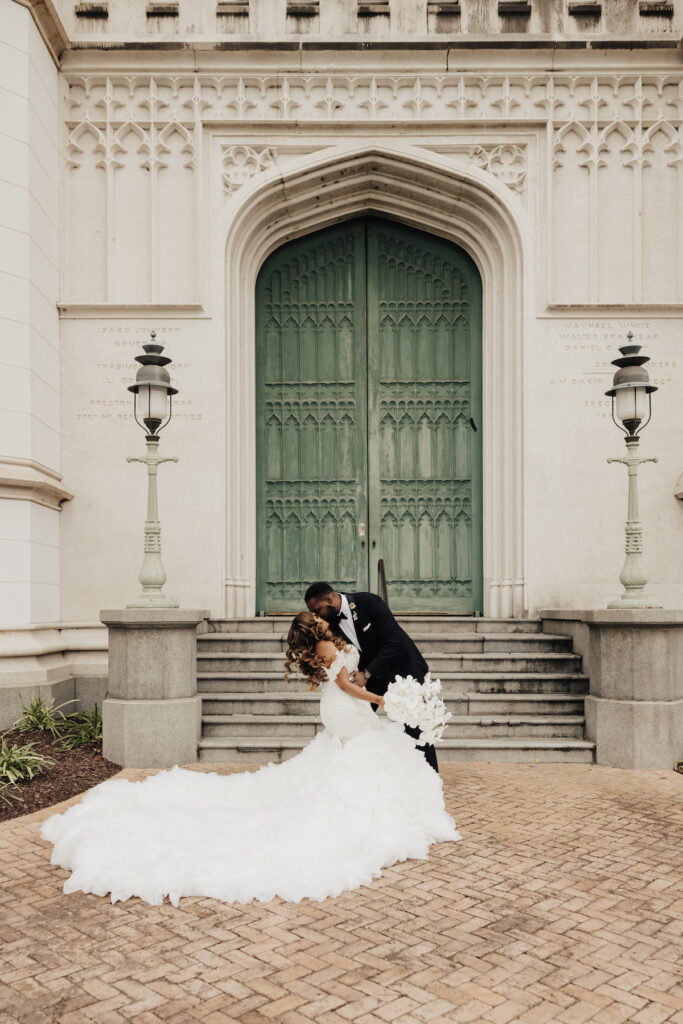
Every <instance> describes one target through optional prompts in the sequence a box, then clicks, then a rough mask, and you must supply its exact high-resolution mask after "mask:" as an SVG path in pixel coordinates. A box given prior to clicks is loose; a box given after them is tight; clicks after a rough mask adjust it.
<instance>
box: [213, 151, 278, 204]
mask: <svg viewBox="0 0 683 1024" xmlns="http://www.w3.org/2000/svg"><path fill="white" fill-rule="evenodd" d="M274 162H275V160H274V153H273V150H272V149H271V148H270V146H266V147H265V148H264V149H261V150H257V149H254V148H253V147H252V146H245V145H238V146H225V147H223V155H222V159H221V167H222V171H223V187H224V189H225V191H226V192H227V194H228V195H231V194H232V193H233V192H237V190H238V189H240V188H242V186H243V185H245V184H246V183H247V181H249V179H250V178H253V176H254V175H255V174H258V173H259V171H263V170H265V169H266V168H267V167H272V166H273V164H274Z"/></svg>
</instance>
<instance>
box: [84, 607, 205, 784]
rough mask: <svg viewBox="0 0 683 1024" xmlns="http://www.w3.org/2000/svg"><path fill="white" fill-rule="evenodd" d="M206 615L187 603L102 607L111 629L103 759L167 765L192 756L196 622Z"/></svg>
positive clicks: (196, 713) (197, 711)
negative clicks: (191, 607)
mask: <svg viewBox="0 0 683 1024" xmlns="http://www.w3.org/2000/svg"><path fill="white" fill-rule="evenodd" d="M208 615H209V612H208V611H207V610H202V611H197V610H194V609H192V610H188V609H186V608H124V609H121V610H115V611H101V612H100V619H101V621H102V622H103V623H104V624H105V625H106V626H107V627H108V631H109V684H108V690H109V694H108V696H107V698H106V700H105V701H104V702H103V706H102V728H103V743H102V753H103V755H104V757H106V758H109V759H110V760H111V761H114V762H115V763H116V764H120V765H121V766H122V767H124V768H171V767H173V765H174V764H188V763H191V762H193V761H196V760H197V744H198V742H199V737H200V733H201V706H202V699H201V696H200V695H199V694H198V693H197V627H198V625H199V624H200V623H201V622H202V621H203V620H204V619H206V618H208Z"/></svg>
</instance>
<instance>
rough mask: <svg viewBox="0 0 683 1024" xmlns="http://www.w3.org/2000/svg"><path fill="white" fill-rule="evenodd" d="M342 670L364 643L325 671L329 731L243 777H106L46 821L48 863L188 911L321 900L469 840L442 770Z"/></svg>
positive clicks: (121, 892)
mask: <svg viewBox="0 0 683 1024" xmlns="http://www.w3.org/2000/svg"><path fill="white" fill-rule="evenodd" d="M343 666H345V667H346V668H347V669H348V670H349V672H353V671H354V670H355V669H356V668H357V666H358V651H357V650H356V648H355V647H351V646H350V645H349V647H347V649H346V651H340V652H339V653H338V654H337V656H336V657H335V659H334V661H333V662H332V664H331V665H330V666H329V667H328V668H327V670H326V671H327V676H328V678H327V679H326V680H325V681H324V682H323V683H322V691H321V695H320V716H321V719H322V722H323V725H324V728H323V729H322V730H321V731H320V732H318V733H317V734H316V735H315V736H314V737H313V739H312V740H311V741H310V742H309V743H308V744H307V746H306V747H304V749H303V750H302V751H301V752H300V753H299V754H297V755H296V756H294V757H292V758H290V759H289V760H287V761H283V762H282V763H278V764H275V763H270V764H267V765H264V766H263V767H261V768H259V769H258V770H257V771H252V772H240V773H236V774H231V775H219V774H217V773H216V772H200V771H194V770H192V769H188V768H180V767H179V766H178V765H174V766H173V768H170V769H167V770H163V771H159V772H157V774H155V775H150V776H148V777H147V778H145V779H144V780H142V781H140V782H129V781H128V780H127V779H108V780H107V781H105V782H101V783H99V785H97V786H94V787H93V788H92V789H90V790H88V791H87V792H86V793H85V794H84V795H83V797H82V798H81V800H80V802H79V803H77V804H74V805H72V806H71V807H69V808H67V810H66V811H64V813H63V814H53V815H52V817H50V818H47V819H46V820H45V821H44V822H43V824H42V825H41V828H40V834H41V836H42V837H43V839H47V840H49V841H50V842H51V843H53V844H54V848H53V850H52V855H51V859H50V862H51V863H52V864H58V865H59V866H60V867H62V868H66V869H68V870H70V871H71V872H72V874H71V875H70V877H69V878H67V879H66V881H65V882H64V887H63V891H64V892H65V893H70V892H76V891H79V890H80V891H82V892H86V893H95V894H96V895H98V896H105V895H106V894H107V893H111V902H112V903H115V902H116V901H117V900H126V899H128V898H129V897H130V896H138V897H140V898H141V899H143V900H145V901H146V902H147V903H150V904H160V903H163V900H164V896H166V895H168V897H169V899H170V901H171V903H172V904H173V905H174V906H176V907H177V906H178V901H179V899H180V897H181V896H212V897H214V898H215V899H219V900H224V901H227V902H237V903H248V902H250V901H251V900H254V899H256V900H271V899H273V898H274V897H275V896H280V897H282V899H284V900H287V901H291V902H294V903H297V902H298V901H299V900H301V899H303V898H305V897H307V898H308V899H311V900H322V899H325V898H326V897H327V896H337V895H339V893H341V892H344V891H345V890H348V889H356V888H358V887H359V886H361V885H369V884H370V883H371V881H372V879H373V878H377V877H379V876H380V875H381V868H382V867H387V866H389V865H390V864H394V863H395V862H396V861H399V860H405V859H407V858H411V857H414V858H417V859H420V860H425V859H426V858H427V855H428V849H429V846H430V844H431V843H436V842H446V841H455V840H458V839H460V838H462V837H461V836H460V834H459V832H458V831H457V829H456V827H455V821H454V819H453V817H452V816H451V815H450V814H448V813H447V811H446V810H445V807H444V800H443V782H442V780H441V778H440V776H439V775H438V774H437V773H436V772H435V771H434V769H433V768H431V767H430V766H429V765H428V764H427V762H426V760H425V758H424V755H423V753H422V752H421V751H420V750H417V749H416V748H415V746H414V744H413V741H412V739H411V738H410V737H409V736H407V735H406V734H405V733H404V731H403V726H402V725H400V724H399V723H397V722H391V721H389V719H387V718H386V717H384V716H383V717H378V715H376V714H375V712H374V711H373V710H372V708H371V707H370V704H369V702H368V701H364V700H360V699H359V698H357V697H353V696H351V695H350V694H348V693H345V692H344V691H343V690H342V689H340V687H339V686H338V685H337V684H336V682H335V679H336V676H337V674H338V672H339V671H340V670H341V668H342V667H343Z"/></svg>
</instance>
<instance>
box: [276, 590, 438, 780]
mask: <svg viewBox="0 0 683 1024" xmlns="http://www.w3.org/2000/svg"><path fill="white" fill-rule="evenodd" d="M304 601H305V602H306V606H307V608H308V610H309V613H312V614H313V615H315V616H317V617H318V618H320V619H323V620H324V622H325V623H326V624H327V626H328V628H329V631H330V632H331V633H332V634H333V635H334V636H337V637H339V638H341V639H342V640H345V641H347V642H348V643H351V644H352V645H353V646H354V647H355V648H357V650H358V652H359V660H358V668H357V669H356V670H355V671H354V672H353V674H350V675H349V680H350V682H351V683H352V684H353V685H355V686H356V687H361V688H364V689H365V690H366V691H370V692H371V693H373V694H375V695H377V696H383V695H384V694H385V693H386V691H387V688H388V686H389V684H390V683H391V682H392V681H393V680H394V679H395V678H396V676H397V675H402V676H407V675H412V676H413V677H414V678H415V679H416V680H417V681H418V682H420V683H421V682H423V681H424V677H425V675H426V673H427V672H428V671H429V666H428V665H427V662H426V661H425V659H424V658H423V657H422V655H421V654H420V652H419V650H418V649H417V647H416V645H415V644H414V643H413V641H412V640H411V638H410V637H409V636H408V634H407V633H406V632H405V630H404V629H402V628H401V626H399V624H398V622H397V621H396V619H395V618H394V616H393V615H392V613H391V611H390V610H389V607H388V605H387V604H386V603H385V602H384V601H383V600H382V598H381V597H379V596H378V595H377V594H371V593H364V592H361V593H352V594H346V593H343V592H341V593H339V592H337V591H336V590H334V589H333V588H332V587H331V586H330V584H329V583H324V582H322V581H320V582H318V583H312V584H311V585H310V587H309V588H308V590H307V591H306V593H305V595H304ZM300 618H304V620H306V619H307V615H306V612H303V613H301V615H299V616H296V618H295V619H294V623H293V628H294V633H295V634H296V632H297V631H296V624H297V621H298V620H299V619H300ZM325 632H326V631H325V626H324V624H322V623H321V624H320V637H319V638H318V639H324V638H325ZM289 639H290V645H291V643H292V640H293V639H294V636H291V637H290V638H289ZM357 696H361V695H360V694H358V695H357ZM361 699H362V698H361ZM379 703H380V702H379V701H378V702H377V703H373V702H371V706H372V710H373V711H376V710H377V708H378V706H379ZM405 731H406V732H407V733H408V735H409V736H412V737H414V738H416V739H417V738H419V735H420V730H419V729H413V728H410V727H409V726H406V727H405ZM418 749H419V750H422V751H423V752H424V756H425V758H426V760H427V763H428V764H429V765H431V767H432V768H433V769H434V771H436V772H438V770H439V767H438V763H437V759H436V751H435V749H434V746H433V745H432V744H431V743H427V744H424V745H420V744H418Z"/></svg>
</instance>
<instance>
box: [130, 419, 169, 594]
mask: <svg viewBox="0 0 683 1024" xmlns="http://www.w3.org/2000/svg"><path fill="white" fill-rule="evenodd" d="M158 447H159V441H158V439H156V440H150V439H149V438H148V439H147V454H146V455H145V456H143V457H142V458H133V457H132V456H130V455H129V456H128V458H127V460H126V461H127V462H143V463H144V464H145V465H146V466H147V519H146V520H145V554H144V558H143V560H142V568H141V569H140V572H139V573H138V580H139V581H140V583H141V584H142V591H141V593H140V596H139V597H138V599H137V601H131V602H130V603H129V604H127V605H126V608H179V607H180V605H179V604H178V602H177V601H174V600H173V598H172V597H168V596H167V595H166V594H164V593H163V586H164V583H165V582H166V570H165V569H164V566H163V563H162V561H161V523H160V522H159V513H158V502H157V468H158V466H159V465H160V464H161V463H162V462H177V461H178V459H177V458H176V457H175V456H168V457H162V456H161V455H159V454H158V451H157V449H158Z"/></svg>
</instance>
